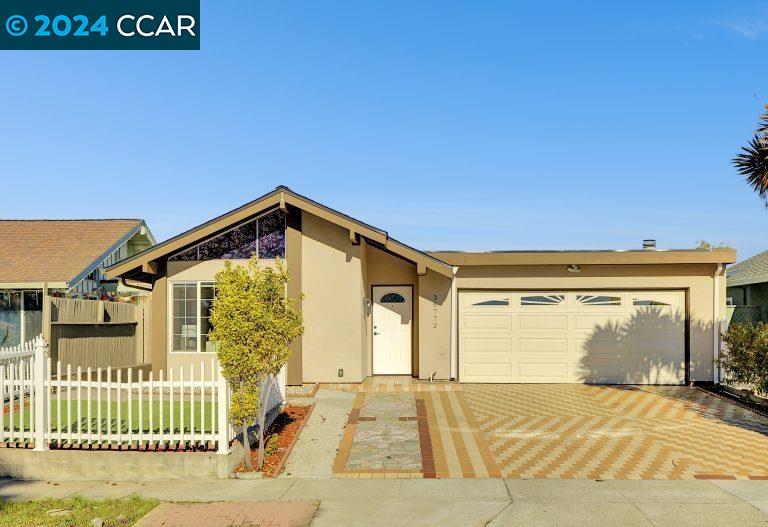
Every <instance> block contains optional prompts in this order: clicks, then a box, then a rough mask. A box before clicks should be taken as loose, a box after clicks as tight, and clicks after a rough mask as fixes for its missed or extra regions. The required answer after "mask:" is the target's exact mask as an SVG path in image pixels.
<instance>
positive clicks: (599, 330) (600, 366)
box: [459, 291, 685, 384]
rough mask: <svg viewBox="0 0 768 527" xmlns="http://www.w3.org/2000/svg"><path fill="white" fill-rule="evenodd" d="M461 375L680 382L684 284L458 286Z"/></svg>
mask: <svg viewBox="0 0 768 527" xmlns="http://www.w3.org/2000/svg"><path fill="white" fill-rule="evenodd" d="M459 380H460V381H461V382H512V383H535V382H540V383H545V382H546V383H582V382H586V383H606V384H682V383H684V382H685V293H684V292H683V291H619V292H616V291H547V292H541V291H535V292H533V291H532V292H520V291H460V292H459Z"/></svg>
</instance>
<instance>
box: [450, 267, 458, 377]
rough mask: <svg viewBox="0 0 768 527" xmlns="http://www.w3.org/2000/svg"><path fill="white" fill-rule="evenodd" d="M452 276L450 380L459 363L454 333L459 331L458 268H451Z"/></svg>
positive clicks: (455, 375)
mask: <svg viewBox="0 0 768 527" xmlns="http://www.w3.org/2000/svg"><path fill="white" fill-rule="evenodd" d="M452 270H453V276H451V380H456V377H457V371H458V363H459V353H458V345H457V342H456V333H457V332H458V330H459V325H458V320H459V315H458V306H459V304H458V301H457V298H458V294H457V291H456V273H457V272H458V271H459V268H458V267H455V266H454V267H453V268H452Z"/></svg>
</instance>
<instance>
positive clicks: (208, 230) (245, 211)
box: [107, 191, 281, 278]
mask: <svg viewBox="0 0 768 527" xmlns="http://www.w3.org/2000/svg"><path fill="white" fill-rule="evenodd" d="M280 194H281V193H280V192H276V191H273V192H270V193H269V194H267V195H265V196H263V197H261V198H259V199H257V200H256V201H252V202H251V203H249V204H247V205H245V206H243V207H240V208H239V209H235V210H234V211H232V212H228V213H226V214H223V215H221V216H218V217H216V218H214V219H212V220H210V221H208V222H206V223H203V224H202V225H200V226H198V227H195V228H193V229H190V230H188V231H186V232H183V233H181V234H179V235H177V236H174V237H173V238H171V239H169V240H167V241H165V242H163V243H161V244H158V245H155V246H154V247H151V248H149V249H146V250H144V251H142V252H140V253H139V254H137V255H135V256H133V257H131V258H128V259H127V260H123V261H122V262H120V263H118V264H116V265H113V266H112V267H109V268H108V269H107V276H109V277H110V278H114V277H116V276H119V275H121V274H123V273H125V272H126V271H129V270H131V269H133V268H135V267H141V266H142V265H143V264H145V263H148V262H150V261H152V260H155V259H157V258H160V257H161V256H164V255H166V254H170V253H173V252H175V251H177V250H178V249H181V248H182V247H185V246H187V245H192V244H194V243H195V242H196V241H198V240H200V239H202V238H206V237H207V236H210V235H212V234H215V233H216V232H218V231H220V230H222V229H226V228H227V227H229V226H231V225H234V224H236V223H239V222H241V221H243V220H245V219H247V218H249V217H250V216H253V215H254V214H256V213H257V212H259V211H260V210H263V209H266V208H269V207H273V206H275V205H278V204H279V203H280Z"/></svg>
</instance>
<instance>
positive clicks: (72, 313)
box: [44, 298, 150, 370]
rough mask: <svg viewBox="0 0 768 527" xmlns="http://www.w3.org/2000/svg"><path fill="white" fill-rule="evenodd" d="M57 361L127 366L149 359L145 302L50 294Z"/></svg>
mask: <svg viewBox="0 0 768 527" xmlns="http://www.w3.org/2000/svg"><path fill="white" fill-rule="evenodd" d="M48 301H49V302H50V304H49V307H50V309H48V310H47V311H48V313H50V315H49V320H46V321H44V325H45V330H44V334H47V335H49V336H50V354H51V358H52V360H53V364H54V365H55V364H57V363H58V362H59V361H61V362H62V363H64V364H71V365H72V367H73V368H77V367H78V366H79V367H82V368H83V370H86V369H87V368H92V369H94V370H95V369H96V368H108V367H112V368H127V367H129V366H141V365H146V364H147V363H148V362H149V356H150V353H149V347H148V343H149V339H148V337H149V336H148V333H149V331H148V324H147V323H146V320H145V319H146V314H148V310H146V309H145V307H144V306H137V305H135V304H126V303H120V302H104V301H98V300H80V299H72V298H48Z"/></svg>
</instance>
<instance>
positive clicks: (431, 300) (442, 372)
mask: <svg viewBox="0 0 768 527" xmlns="http://www.w3.org/2000/svg"><path fill="white" fill-rule="evenodd" d="M418 306H419V314H420V317H421V318H420V321H421V323H420V324H419V332H418V335H419V370H418V375H419V378H420V379H428V378H429V376H430V375H431V373H432V372H435V373H436V374H435V378H436V379H449V378H450V377H451V331H452V329H451V279H450V278H447V277H445V276H443V275H441V274H438V273H436V272H434V271H431V270H427V274H426V275H424V276H420V277H419V294H418Z"/></svg>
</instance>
